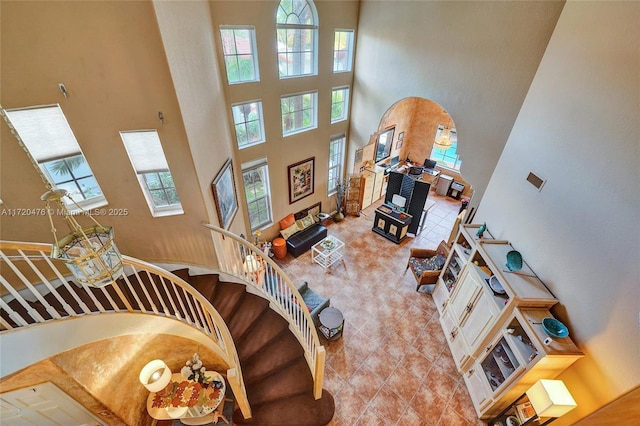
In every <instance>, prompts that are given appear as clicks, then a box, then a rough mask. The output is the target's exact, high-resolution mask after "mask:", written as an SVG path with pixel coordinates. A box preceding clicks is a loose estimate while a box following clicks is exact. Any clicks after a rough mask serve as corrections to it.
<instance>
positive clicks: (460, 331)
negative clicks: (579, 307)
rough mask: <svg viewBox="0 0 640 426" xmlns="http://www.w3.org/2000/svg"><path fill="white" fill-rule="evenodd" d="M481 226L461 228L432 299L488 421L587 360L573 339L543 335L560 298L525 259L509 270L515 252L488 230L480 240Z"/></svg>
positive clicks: (476, 402)
mask: <svg viewBox="0 0 640 426" xmlns="http://www.w3.org/2000/svg"><path fill="white" fill-rule="evenodd" d="M479 227H480V225H463V226H461V227H460V230H459V231H458V234H457V235H456V237H455V239H454V241H453V244H452V247H451V250H450V253H449V256H448V258H447V262H446V263H445V266H444V267H443V270H442V272H441V274H440V277H439V280H438V284H437V285H436V287H435V289H434V291H433V293H432V295H433V299H434V302H435V303H436V307H437V309H438V312H439V313H440V325H441V326H442V329H443V331H444V334H445V337H446V340H447V344H448V345H449V349H450V350H451V354H452V356H453V359H454V361H455V363H456V366H457V368H458V371H459V372H460V374H461V375H462V376H463V377H464V381H465V384H466V386H467V388H468V389H469V394H470V395H471V399H472V400H473V403H474V407H475V409H476V412H477V414H478V416H479V417H480V418H482V419H488V418H491V417H492V416H495V415H496V414H498V413H500V411H502V410H503V409H504V408H505V407H507V406H508V405H509V404H510V403H511V402H513V401H514V400H515V399H516V398H518V397H519V396H520V395H522V394H523V393H524V392H525V391H526V390H527V389H528V387H529V386H531V385H532V384H533V383H535V381H537V380H539V379H542V378H549V379H551V378H554V377H555V376H556V375H557V374H559V373H560V372H561V371H563V370H564V369H565V368H567V367H568V366H569V365H571V364H572V363H573V362H575V361H576V360H577V359H579V358H580V357H581V356H583V355H582V353H581V352H580V351H579V350H578V348H577V347H576V346H575V344H574V343H573V342H572V341H571V339H570V338H568V337H567V338H564V339H559V338H550V337H549V336H547V335H546V333H545V332H544V330H543V329H542V325H541V323H542V320H543V319H544V318H545V317H552V316H553V315H552V314H551V313H550V312H549V311H548V309H550V308H551V307H552V306H553V305H555V304H556V303H557V302H558V300H557V299H556V298H555V297H554V296H553V294H551V292H550V291H549V290H548V289H547V287H546V286H545V285H544V283H543V282H542V281H541V280H540V279H539V278H538V276H537V275H536V273H535V272H534V271H533V270H532V269H531V268H530V267H529V265H528V264H527V263H526V256H521V257H522V267H521V268H520V269H517V270H510V269H509V267H508V266H507V263H508V260H507V257H508V255H509V254H510V253H511V252H513V251H515V248H514V246H513V245H512V244H511V243H510V242H509V241H504V240H496V239H494V238H493V237H492V235H491V234H490V233H489V231H488V230H485V232H484V235H483V237H482V238H478V236H477V231H478V228H479ZM543 359H544V360H545V362H541V360H543Z"/></svg>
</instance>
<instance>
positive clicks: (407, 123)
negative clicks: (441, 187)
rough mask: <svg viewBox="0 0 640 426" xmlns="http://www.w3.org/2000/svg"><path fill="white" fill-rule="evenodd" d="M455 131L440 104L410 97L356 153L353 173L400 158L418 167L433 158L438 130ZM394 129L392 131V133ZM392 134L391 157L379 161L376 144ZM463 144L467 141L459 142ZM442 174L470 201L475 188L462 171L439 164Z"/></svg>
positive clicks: (384, 118)
mask: <svg viewBox="0 0 640 426" xmlns="http://www.w3.org/2000/svg"><path fill="white" fill-rule="evenodd" d="M439 126H445V127H449V128H451V129H455V127H456V125H455V122H454V120H453V118H452V117H451V116H450V115H449V113H448V112H447V111H446V110H445V109H444V108H443V107H442V106H441V105H439V104H438V103H437V102H434V101H431V100H429V99H425V98H420V97H408V98H404V99H401V100H399V101H397V102H395V103H394V104H393V105H391V106H390V107H389V109H387V111H386V112H385V113H384V114H383V115H382V118H381V119H380V123H379V124H378V128H377V130H376V132H375V133H373V134H372V135H371V136H370V138H369V143H368V145H366V146H364V147H363V148H361V149H359V150H358V151H357V152H356V158H355V162H354V173H358V172H360V171H362V170H364V168H366V167H370V166H373V164H377V165H382V166H385V165H387V164H389V163H390V161H391V160H392V159H394V158H395V157H398V159H399V160H400V161H404V160H407V159H409V160H411V162H412V163H414V164H416V165H422V164H424V161H425V159H428V158H431V154H432V150H433V145H434V142H435V138H436V134H437V133H438V127H439ZM390 129H393V131H392V132H390V131H389V130H390ZM381 133H382V134H384V133H387V134H388V135H391V134H392V141H391V143H392V145H391V148H390V151H389V155H388V156H385V158H383V159H380V161H376V150H377V142H378V137H379V135H380V134H381ZM460 143H464V141H460ZM437 168H438V169H440V170H441V172H442V173H444V174H447V175H449V176H452V177H453V178H454V180H455V181H456V182H460V183H462V184H463V185H464V191H463V193H462V195H463V196H464V197H466V198H470V197H471V195H472V194H473V187H472V186H471V184H470V183H469V182H467V181H465V180H464V178H463V177H462V175H461V174H460V172H459V171H457V170H454V169H452V168H450V167H445V166H443V165H441V164H438V166H437Z"/></svg>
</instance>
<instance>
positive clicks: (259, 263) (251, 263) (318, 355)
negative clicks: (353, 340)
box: [204, 224, 326, 399]
mask: <svg viewBox="0 0 640 426" xmlns="http://www.w3.org/2000/svg"><path fill="white" fill-rule="evenodd" d="M204 226H206V227H207V228H209V229H210V230H211V234H212V237H213V244H214V247H215V250H216V257H217V259H218V269H219V271H220V272H222V273H225V274H228V275H230V276H233V277H235V278H236V279H239V280H242V281H243V282H245V283H247V285H250V286H251V288H252V289H253V291H254V292H257V293H258V294H260V295H261V296H262V297H264V298H265V299H267V300H269V301H270V302H271V305H272V307H274V309H276V310H277V311H278V312H279V313H280V315H282V316H283V317H284V318H285V319H286V320H287V321H289V324H290V329H291V330H292V332H293V333H294V335H295V336H296V338H297V339H298V341H299V342H300V344H301V345H302V347H303V348H304V353H305V358H306V360H307V363H308V364H309V369H310V370H311V375H312V376H313V383H314V385H313V394H314V397H315V398H316V399H319V398H320V397H321V396H322V386H323V381H324V368H325V358H326V352H325V349H324V346H322V345H321V344H320V339H319V338H318V332H317V331H316V328H315V325H314V323H313V319H312V318H311V315H310V314H309V311H308V309H307V306H306V304H305V302H304V300H303V299H302V296H301V295H300V293H299V292H298V289H297V287H296V286H295V285H294V284H293V282H291V280H290V279H289V277H287V275H286V274H285V273H284V271H282V269H281V268H280V267H279V266H278V265H277V264H276V263H275V262H274V261H273V260H271V259H270V258H269V256H267V255H266V254H264V253H263V252H262V251H261V250H260V249H258V248H257V247H256V246H255V245H253V244H251V243H250V242H249V241H247V240H245V239H242V238H240V237H238V236H236V235H234V234H232V233H231V232H228V231H226V230H224V229H222V228H220V227H217V226H215V225H211V224H204Z"/></svg>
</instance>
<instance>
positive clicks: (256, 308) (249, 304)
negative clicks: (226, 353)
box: [227, 293, 270, 346]
mask: <svg viewBox="0 0 640 426" xmlns="http://www.w3.org/2000/svg"><path fill="white" fill-rule="evenodd" d="M265 310H270V309H269V301H268V300H266V299H263V298H262V297H259V296H256V295H255V294H250V293H246V294H245V295H244V297H242V299H240V300H239V301H238V304H237V306H236V308H235V309H234V313H233V314H232V315H231V318H229V319H228V320H227V327H229V332H231V336H232V337H233V340H234V342H236V346H237V345H238V342H240V341H242V338H243V337H244V335H245V333H246V331H247V330H248V329H249V327H251V326H252V324H253V323H254V322H255V321H256V319H257V318H258V317H260V315H262V313H263V312H264V311H265Z"/></svg>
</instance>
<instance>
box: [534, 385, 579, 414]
mask: <svg viewBox="0 0 640 426" xmlns="http://www.w3.org/2000/svg"><path fill="white" fill-rule="evenodd" d="M526 393H527V397H528V398H529V402H531V405H532V406H533V408H534V410H536V414H537V415H538V417H556V418H557V417H560V416H563V415H565V414H566V413H568V412H569V411H571V410H573V409H574V408H576V407H577V406H578V404H576V401H575V400H574V399H573V397H572V396H571V393H569V390H568V389H567V387H566V386H565V384H564V382H563V381H562V380H547V379H541V380H538V381H537V382H536V383H534V385H533V386H531V387H530V388H529V390H528V391H527V392H526Z"/></svg>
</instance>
